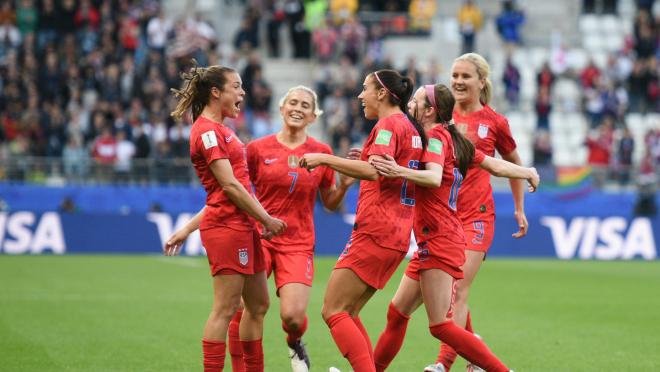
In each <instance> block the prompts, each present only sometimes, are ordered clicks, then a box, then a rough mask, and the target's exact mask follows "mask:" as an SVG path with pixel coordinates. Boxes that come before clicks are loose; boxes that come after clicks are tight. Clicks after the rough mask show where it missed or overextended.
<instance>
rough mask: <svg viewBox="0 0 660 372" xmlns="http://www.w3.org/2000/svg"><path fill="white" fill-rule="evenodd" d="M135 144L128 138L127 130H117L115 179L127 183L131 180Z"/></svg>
mask: <svg viewBox="0 0 660 372" xmlns="http://www.w3.org/2000/svg"><path fill="white" fill-rule="evenodd" d="M134 155H135V144H133V142H131V141H130V140H129V139H128V138H126V132H125V131H123V130H120V131H118V132H117V158H116V161H115V181H116V182H120V183H127V182H129V181H130V178H131V177H130V176H131V171H132V168H133V156H134Z"/></svg>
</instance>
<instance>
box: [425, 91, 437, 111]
mask: <svg viewBox="0 0 660 372" xmlns="http://www.w3.org/2000/svg"><path fill="white" fill-rule="evenodd" d="M424 90H425V91H426V98H428V100H429V101H430V102H431V107H433V109H434V110H435V112H436V114H437V112H438V106H437V104H436V103H435V86H433V85H431V84H428V85H424Z"/></svg>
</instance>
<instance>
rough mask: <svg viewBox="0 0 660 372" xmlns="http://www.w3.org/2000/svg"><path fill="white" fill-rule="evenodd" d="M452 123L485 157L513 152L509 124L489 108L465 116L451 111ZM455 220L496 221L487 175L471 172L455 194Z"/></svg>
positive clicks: (477, 170)
mask: <svg viewBox="0 0 660 372" xmlns="http://www.w3.org/2000/svg"><path fill="white" fill-rule="evenodd" d="M454 122H455V123H456V126H457V127H458V130H459V131H460V132H461V133H463V134H464V135H465V136H466V137H467V138H468V139H469V140H470V141H471V142H472V143H473V144H474V146H475V148H476V149H478V150H480V151H481V152H483V153H484V154H485V155H488V156H494V155H495V150H497V152H499V153H500V154H510V153H511V152H512V151H513V150H515V149H516V141H514V139H513V137H512V136H511V130H510V129H509V123H508V121H507V120H506V118H505V117H504V116H502V115H500V114H498V113H496V112H495V111H493V109H491V108H490V107H489V106H488V105H486V106H484V108H483V109H481V110H479V111H477V112H473V113H471V114H468V115H466V116H462V115H460V114H459V113H458V111H456V110H454ZM482 161H483V160H482ZM458 216H459V218H460V219H461V221H463V222H466V221H471V220H481V219H484V220H487V219H492V218H494V217H495V203H494V202H493V189H492V187H491V185H490V174H489V173H488V172H487V171H485V170H483V169H481V168H478V167H474V168H470V170H469V172H468V174H467V177H466V178H465V180H463V185H462V186H461V189H460V192H459V194H458Z"/></svg>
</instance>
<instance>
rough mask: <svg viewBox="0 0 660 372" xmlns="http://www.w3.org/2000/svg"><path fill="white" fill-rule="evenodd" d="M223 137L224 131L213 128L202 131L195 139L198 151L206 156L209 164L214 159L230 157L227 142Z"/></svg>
mask: <svg viewBox="0 0 660 372" xmlns="http://www.w3.org/2000/svg"><path fill="white" fill-rule="evenodd" d="M223 139H224V136H223V135H222V133H219V132H218V131H217V130H214V129H211V128H209V130H207V131H202V133H201V134H200V135H199V138H196V139H195V142H196V143H197V145H196V146H197V151H198V152H199V153H200V154H202V156H204V159H205V160H206V164H207V165H210V164H211V163H212V162H213V161H214V160H218V159H229V153H228V151H227V144H226V143H225V142H224V141H222V140H223Z"/></svg>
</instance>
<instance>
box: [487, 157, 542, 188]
mask: <svg viewBox="0 0 660 372" xmlns="http://www.w3.org/2000/svg"><path fill="white" fill-rule="evenodd" d="M479 166H480V167H481V168H483V169H485V170H487V171H488V173H490V174H492V175H493V176H496V177H506V178H514V179H524V180H527V183H528V190H529V192H534V191H536V189H537V188H538V186H539V183H540V182H541V178H540V176H539V174H538V172H537V171H536V168H526V167H521V166H519V165H516V164H514V163H511V162H508V161H504V160H502V159H497V158H493V157H490V156H486V157H485V158H484V161H483V162H481V163H480V164H479Z"/></svg>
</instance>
